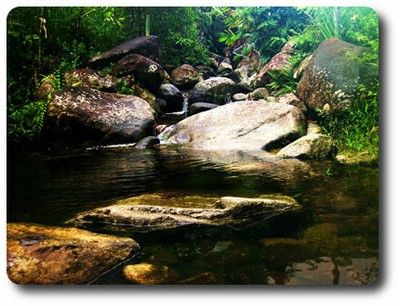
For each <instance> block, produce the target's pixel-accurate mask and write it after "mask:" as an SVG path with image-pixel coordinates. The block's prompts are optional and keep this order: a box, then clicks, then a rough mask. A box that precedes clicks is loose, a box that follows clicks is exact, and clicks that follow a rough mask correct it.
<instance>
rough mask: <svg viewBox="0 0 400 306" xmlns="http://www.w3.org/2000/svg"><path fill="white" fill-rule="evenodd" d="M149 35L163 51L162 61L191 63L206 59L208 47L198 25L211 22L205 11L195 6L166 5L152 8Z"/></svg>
mask: <svg viewBox="0 0 400 306" xmlns="http://www.w3.org/2000/svg"><path fill="white" fill-rule="evenodd" d="M151 20H152V28H153V31H152V34H154V35H156V36H157V38H158V39H159V41H160V45H161V49H162V50H163V63H164V64H171V65H180V64H182V63H190V64H192V65H195V64H199V63H207V62H208V49H207V48H206V47H205V41H204V37H203V35H202V33H201V32H200V27H203V28H204V27H205V26H206V24H207V23H209V22H210V16H209V14H208V13H207V12H206V11H203V10H201V9H200V8H196V7H165V8H153V9H152V10H151Z"/></svg>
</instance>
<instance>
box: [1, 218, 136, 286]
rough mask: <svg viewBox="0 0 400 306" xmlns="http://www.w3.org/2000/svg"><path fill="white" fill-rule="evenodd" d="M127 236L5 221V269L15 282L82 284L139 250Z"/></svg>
mask: <svg viewBox="0 0 400 306" xmlns="http://www.w3.org/2000/svg"><path fill="white" fill-rule="evenodd" d="M139 249H140V247H139V245H138V244H137V243H136V242H135V241H134V240H133V239H130V238H121V237H116V236H110V235H102V234H95V233H91V232H88V231H85V230H81V229H77V228H61V227H51V226H44V225H33V224H19V223H9V224H7V273H8V277H9V278H10V280H11V281H13V282H14V283H17V284H41V285H50V284H85V283H88V282H90V281H92V280H94V279H95V278H97V277H98V276H100V275H101V274H102V273H104V272H106V271H108V270H109V269H111V268H113V267H115V266H116V265H117V264H119V263H120V262H122V261H123V260H125V259H127V258H128V257H130V256H132V255H134V254H135V253H138V252H139Z"/></svg>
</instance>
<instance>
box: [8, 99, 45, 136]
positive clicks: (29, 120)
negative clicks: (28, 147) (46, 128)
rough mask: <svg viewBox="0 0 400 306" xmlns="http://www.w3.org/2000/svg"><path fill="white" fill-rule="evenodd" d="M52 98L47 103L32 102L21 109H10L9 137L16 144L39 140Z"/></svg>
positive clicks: (11, 107) (12, 107) (10, 107)
mask: <svg viewBox="0 0 400 306" xmlns="http://www.w3.org/2000/svg"><path fill="white" fill-rule="evenodd" d="M49 102H50V96H49V97H48V99H47V100H46V101H37V102H30V103H27V104H25V105H23V106H22V107H20V108H15V107H14V106H12V105H10V106H9V108H8V114H9V115H8V122H7V135H8V137H9V139H11V140H12V141H14V142H16V143H24V142H26V141H29V142H32V141H35V140H38V139H39V137H40V135H41V132H42V129H43V123H44V117H45V114H46V110H47V106H48V104H49Z"/></svg>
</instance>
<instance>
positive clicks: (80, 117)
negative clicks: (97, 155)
mask: <svg viewBox="0 0 400 306" xmlns="http://www.w3.org/2000/svg"><path fill="white" fill-rule="evenodd" d="M154 118H155V114H154V110H153V109H152V108H151V107H150V105H149V104H148V103H147V102H146V101H144V100H143V99H141V98H139V97H136V96H131V95H119V94H115V93H106V92H102V91H99V90H96V89H89V88H78V87H71V88H65V89H64V90H62V91H60V92H58V93H56V94H55V95H54V98H53V99H52V101H51V102H50V104H49V105H48V108H47V113H46V117H45V125H44V131H45V133H46V134H47V135H46V137H47V138H48V139H50V140H52V141H53V142H56V143H60V142H61V143H65V144H68V145H77V146H81V145H83V146H86V145H99V144H115V143H128V142H135V141H137V140H139V139H141V138H143V137H145V136H147V135H151V134H152V132H153V125H154V120H155V119H154Z"/></svg>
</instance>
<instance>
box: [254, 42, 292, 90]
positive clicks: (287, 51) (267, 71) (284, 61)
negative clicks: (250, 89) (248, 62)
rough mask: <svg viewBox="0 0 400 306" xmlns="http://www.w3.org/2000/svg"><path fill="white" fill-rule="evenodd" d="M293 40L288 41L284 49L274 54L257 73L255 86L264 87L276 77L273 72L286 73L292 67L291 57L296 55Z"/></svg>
mask: <svg viewBox="0 0 400 306" xmlns="http://www.w3.org/2000/svg"><path fill="white" fill-rule="evenodd" d="M293 45H294V43H293V42H290V41H289V42H287V43H286V44H285V45H284V46H283V48H282V50H281V51H280V52H279V53H278V54H276V55H275V56H273V57H272V58H271V60H270V61H269V62H268V63H267V64H266V65H265V66H264V67H263V68H262V69H261V71H260V72H259V73H258V74H257V76H256V78H255V81H254V85H255V87H256V88H257V87H263V86H265V85H266V84H268V83H270V82H272V81H273V80H274V78H273V77H272V76H271V73H275V74H277V75H279V74H280V73H285V71H286V70H289V69H292V68H293V65H292V63H291V62H290V59H291V58H292V56H293V55H294V52H295V51H294V49H293Z"/></svg>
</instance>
